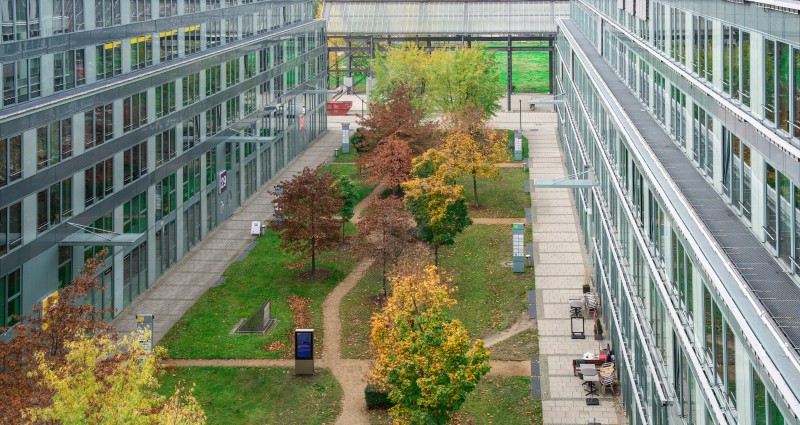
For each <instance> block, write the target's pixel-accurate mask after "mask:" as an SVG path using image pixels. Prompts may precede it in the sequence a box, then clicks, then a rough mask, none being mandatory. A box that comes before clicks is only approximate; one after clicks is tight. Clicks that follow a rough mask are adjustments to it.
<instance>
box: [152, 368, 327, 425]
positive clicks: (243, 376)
mask: <svg viewBox="0 0 800 425" xmlns="http://www.w3.org/2000/svg"><path fill="white" fill-rule="evenodd" d="M179 380H182V381H185V382H186V383H187V384H186V387H187V388H190V387H191V386H192V383H194V396H195V397H196V398H197V401H198V402H199V403H200V404H201V405H202V406H203V410H204V411H205V413H206V417H207V418H208V424H209V425H214V424H220V425H223V424H241V425H247V424H264V423H268V424H309V425H311V424H314V425H316V424H331V423H333V422H334V421H335V420H336V417H337V416H339V412H340V410H341V405H340V402H341V399H342V389H341V387H340V386H339V383H338V382H337V381H336V379H335V378H334V377H333V375H332V374H331V373H330V372H329V371H328V370H325V369H322V370H318V371H317V373H316V374H315V375H314V376H308V377H305V376H303V377H299V376H295V375H294V371H293V370H291V369H283V368H255V367H186V368H183V367H179V368H173V369H172V371H171V373H168V374H167V375H166V376H164V377H162V378H161V389H160V390H159V393H161V394H163V395H171V394H172V393H174V392H175V385H176V384H177V382H178V381H179Z"/></svg>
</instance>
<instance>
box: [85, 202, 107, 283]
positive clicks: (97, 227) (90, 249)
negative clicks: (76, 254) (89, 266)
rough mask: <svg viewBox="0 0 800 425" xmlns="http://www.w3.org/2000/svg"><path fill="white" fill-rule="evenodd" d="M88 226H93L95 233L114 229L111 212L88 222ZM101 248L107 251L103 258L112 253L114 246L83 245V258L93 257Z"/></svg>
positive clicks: (87, 231)
mask: <svg viewBox="0 0 800 425" xmlns="http://www.w3.org/2000/svg"><path fill="white" fill-rule="evenodd" d="M90 227H93V228H94V229H92V230H93V231H94V232H96V233H103V231H107V232H110V231H113V230H114V220H113V219H112V216H111V213H110V212H109V213H108V214H106V215H104V216H102V217H100V218H98V219H97V220H95V221H94V223H92V224H90ZM85 232H86V233H90V232H89V230H86V231H85ZM103 249H108V253H106V256H105V257H104V258H109V257H111V255H112V254H113V253H114V247H111V246H100V245H92V246H86V247H84V249H83V258H85V259H89V258H94V257H95V256H97V254H99V253H100V251H102V250H103ZM106 270H109V269H106ZM101 284H102V281H98V285H101Z"/></svg>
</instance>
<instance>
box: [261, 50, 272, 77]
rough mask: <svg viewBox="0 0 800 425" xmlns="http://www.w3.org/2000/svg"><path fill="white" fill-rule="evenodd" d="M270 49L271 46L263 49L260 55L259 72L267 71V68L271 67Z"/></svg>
mask: <svg viewBox="0 0 800 425" xmlns="http://www.w3.org/2000/svg"><path fill="white" fill-rule="evenodd" d="M270 49H271V48H269V47H267V48H266V49H261V53H260V54H259V55H258V72H267V69H269V67H270V63H269V60H270V57H269V56H270V55H269V52H270Z"/></svg>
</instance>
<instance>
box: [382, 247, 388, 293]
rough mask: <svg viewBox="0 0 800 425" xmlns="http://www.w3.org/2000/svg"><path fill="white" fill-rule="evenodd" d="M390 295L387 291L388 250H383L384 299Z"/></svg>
mask: <svg viewBox="0 0 800 425" xmlns="http://www.w3.org/2000/svg"><path fill="white" fill-rule="evenodd" d="M388 296H389V293H388V292H387V291H386V248H384V249H383V297H384V298H386V297H388Z"/></svg>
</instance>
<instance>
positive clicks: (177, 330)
mask: <svg viewBox="0 0 800 425" xmlns="http://www.w3.org/2000/svg"><path fill="white" fill-rule="evenodd" d="M354 265H355V262H354V259H353V258H352V255H351V254H350V253H349V252H344V251H339V250H333V251H329V252H324V253H322V254H321V255H319V256H318V258H317V267H318V268H322V269H327V270H329V271H330V272H331V274H330V276H328V277H327V278H325V279H321V280H314V281H306V280H300V279H299V277H298V275H299V274H300V273H301V272H302V271H304V270H307V269H308V268H309V267H310V258H308V259H307V258H305V257H301V256H300V255H290V254H286V253H284V252H283V251H282V250H281V249H280V246H279V239H278V236H277V235H276V234H275V233H273V232H271V231H267V233H266V235H265V236H262V237H260V238H259V239H258V245H256V247H255V248H254V249H253V250H252V251H251V252H250V254H249V255H248V256H247V258H245V259H244V260H243V261H239V262H235V263H233V264H232V265H231V266H230V267H229V268H228V269H227V270H226V271H225V273H224V275H225V278H226V279H225V282H224V283H223V284H222V285H221V286H219V287H215V288H211V289H209V290H208V292H206V293H205V294H204V295H203V296H202V297H201V298H200V299H199V300H198V301H197V303H196V304H195V305H194V306H192V308H191V309H189V311H188V312H187V313H186V314H185V315H184V316H183V317H182V318H181V319H180V320H179V321H178V323H176V324H175V326H173V327H172V329H170V330H169V332H168V333H167V335H166V336H165V337H164V339H163V340H162V341H161V343H160V345H162V346H164V347H166V348H167V350H169V355H170V356H171V357H173V358H263V357H266V358H290V357H291V354H292V349H293V348H292V347H290V346H289V341H290V340H289V336H290V332H292V331H293V330H294V327H295V326H294V318H293V315H292V312H291V310H290V309H289V305H288V303H287V301H286V300H287V298H288V297H289V296H290V295H292V294H294V295H299V296H302V297H307V298H311V299H312V300H313V301H312V304H311V307H312V312H311V316H312V327H313V328H315V329H317V332H316V338H317V339H316V341H317V343H316V344H315V347H314V348H315V351H316V353H317V354H319V353H321V351H322V341H323V340H322V337H323V336H324V334H323V332H322V331H323V329H322V300H323V298H325V295H327V294H328V292H330V290H331V289H333V287H335V286H336V285H337V284H338V283H339V282H340V281H341V280H342V279H344V277H345V276H347V275H348V274H349V273H350V271H352V269H353V267H354ZM290 266H291V268H290ZM267 299H272V305H271V308H272V317H274V318H276V319H278V323H277V325H276V326H275V328H274V329H273V331H272V332H271V333H270V334H268V335H231V334H230V331H231V329H233V327H234V326H235V325H236V323H238V322H239V320H240V319H243V318H246V317H250V315H252V314H253V313H254V312H255V311H256V310H257V309H258V308H260V307H261V305H262V304H263V303H264V301H266V300H267ZM276 341H282V342H283V343H284V347H283V348H282V349H278V350H274V351H267V350H266V349H265V346H266V345H268V344H270V343H272V342H276Z"/></svg>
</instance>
